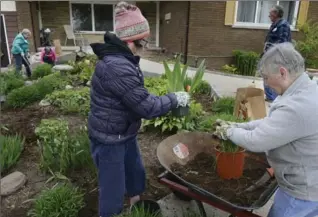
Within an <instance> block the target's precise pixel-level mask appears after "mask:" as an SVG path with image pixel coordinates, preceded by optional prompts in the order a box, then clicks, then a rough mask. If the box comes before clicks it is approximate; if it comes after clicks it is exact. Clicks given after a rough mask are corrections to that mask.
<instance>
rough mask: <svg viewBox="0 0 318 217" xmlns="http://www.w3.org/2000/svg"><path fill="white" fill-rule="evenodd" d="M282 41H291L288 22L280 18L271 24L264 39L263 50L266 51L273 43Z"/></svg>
mask: <svg viewBox="0 0 318 217" xmlns="http://www.w3.org/2000/svg"><path fill="white" fill-rule="evenodd" d="M283 42H291V31H290V26H289V23H288V22H287V21H286V20H284V19H280V20H278V21H277V22H275V23H273V24H272V25H271V27H270V29H269V32H268V33H267V36H266V39H265V48H264V51H265V52H266V51H267V50H268V49H269V48H270V47H271V46H272V45H273V44H279V43H283Z"/></svg>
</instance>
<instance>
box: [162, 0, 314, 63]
mask: <svg viewBox="0 0 318 217" xmlns="http://www.w3.org/2000/svg"><path fill="white" fill-rule="evenodd" d="M160 4H161V5H162V7H161V8H160V9H161V19H163V24H161V26H160V43H161V45H160V46H163V47H167V48H168V49H169V50H170V52H171V51H172V52H180V51H181V50H182V51H183V48H181V46H180V45H181V44H184V34H185V21H186V11H187V8H186V2H161V3H160ZM225 6H226V2H221V1H215V2H203V1H198V2H196V1H192V2H191V10H190V29H189V43H188V55H189V58H188V61H189V62H188V63H189V64H191V65H192V64H194V57H191V56H204V58H206V60H207V65H208V67H209V68H220V67H221V66H223V65H225V64H229V63H231V62H232V59H233V58H232V51H233V50H235V49H242V50H253V51H255V52H261V51H262V48H263V42H264V39H265V36H266V34H267V31H268V30H262V29H242V28H232V27H231V26H225V25H224V19H225ZM309 7H310V9H309V12H308V17H309V19H314V20H318V13H317V10H318V2H310V6H309ZM173 9H174V10H173ZM168 12H172V13H171V21H170V24H165V21H164V14H165V13H168ZM180 18H181V20H179V21H178V20H177V19H180ZM292 37H293V38H294V39H297V38H299V37H301V35H300V34H299V33H298V32H295V31H294V32H292Z"/></svg>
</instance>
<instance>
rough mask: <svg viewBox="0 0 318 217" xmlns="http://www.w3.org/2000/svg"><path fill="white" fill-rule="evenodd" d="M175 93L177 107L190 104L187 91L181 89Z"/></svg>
mask: <svg viewBox="0 0 318 217" xmlns="http://www.w3.org/2000/svg"><path fill="white" fill-rule="evenodd" d="M174 94H175V95H176V98H177V102H178V104H177V108H178V107H179V106H180V107H186V106H188V105H189V104H190V95H189V93H187V92H183V91H180V92H175V93H174Z"/></svg>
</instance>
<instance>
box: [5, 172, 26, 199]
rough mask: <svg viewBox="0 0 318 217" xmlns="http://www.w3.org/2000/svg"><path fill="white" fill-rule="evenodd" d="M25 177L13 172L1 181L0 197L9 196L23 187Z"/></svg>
mask: <svg viewBox="0 0 318 217" xmlns="http://www.w3.org/2000/svg"><path fill="white" fill-rule="evenodd" d="M26 180H27V178H26V176H25V175H24V174H23V173H21V172H18V171H16V172H13V173H11V174H9V175H7V176H5V177H4V178H2V179H1V196H7V195H10V194H12V193H14V192H16V191H17V190H19V189H20V188H22V187H23V186H24V184H25V183H26Z"/></svg>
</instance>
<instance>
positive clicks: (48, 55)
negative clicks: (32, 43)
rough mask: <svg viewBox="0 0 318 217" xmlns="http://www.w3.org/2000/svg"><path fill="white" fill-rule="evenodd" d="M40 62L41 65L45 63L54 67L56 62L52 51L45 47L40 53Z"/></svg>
mask: <svg viewBox="0 0 318 217" xmlns="http://www.w3.org/2000/svg"><path fill="white" fill-rule="evenodd" d="M41 61H42V62H43V63H47V64H50V65H52V66H54V65H55V62H56V55H55V52H54V50H53V49H52V48H50V47H45V48H44V49H43V50H42V53H41Z"/></svg>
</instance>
